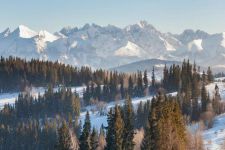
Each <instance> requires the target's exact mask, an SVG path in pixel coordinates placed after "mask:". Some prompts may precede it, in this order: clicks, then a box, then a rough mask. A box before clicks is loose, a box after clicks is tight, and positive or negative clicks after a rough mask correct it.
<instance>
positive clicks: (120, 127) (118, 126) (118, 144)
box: [114, 106, 124, 150]
mask: <svg viewBox="0 0 225 150" xmlns="http://www.w3.org/2000/svg"><path fill="white" fill-rule="evenodd" d="M123 131H124V122H123V119H122V116H121V112H120V108H119V106H116V107H115V122H114V132H115V150H122V149H123V148H122V145H123Z"/></svg>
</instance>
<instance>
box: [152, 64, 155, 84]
mask: <svg viewBox="0 0 225 150" xmlns="http://www.w3.org/2000/svg"><path fill="white" fill-rule="evenodd" d="M152 87H155V67H154V66H153V68H152Z"/></svg>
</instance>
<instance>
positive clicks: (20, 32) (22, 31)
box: [12, 25, 38, 38]
mask: <svg viewBox="0 0 225 150" xmlns="http://www.w3.org/2000/svg"><path fill="white" fill-rule="evenodd" d="M12 35H14V36H18V37H21V38H32V37H34V36H36V35H38V34H37V32H35V31H33V30H31V29H30V28H28V27H26V26H25V25H19V26H18V27H17V28H16V29H15V30H14V31H13V32H12Z"/></svg>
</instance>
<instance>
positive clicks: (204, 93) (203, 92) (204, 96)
mask: <svg viewBox="0 0 225 150" xmlns="http://www.w3.org/2000/svg"><path fill="white" fill-rule="evenodd" d="M207 104H208V97H207V91H206V88H205V85H204V84H203V85H202V89H201V105H202V112H205V111H206V108H207Z"/></svg>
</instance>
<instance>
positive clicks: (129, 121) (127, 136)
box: [123, 96, 134, 150]
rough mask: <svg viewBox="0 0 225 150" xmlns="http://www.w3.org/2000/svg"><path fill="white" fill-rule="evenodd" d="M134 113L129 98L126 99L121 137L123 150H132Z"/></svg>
mask: <svg viewBox="0 0 225 150" xmlns="http://www.w3.org/2000/svg"><path fill="white" fill-rule="evenodd" d="M133 116H134V112H133V106H132V102H131V98H130V96H128V97H127V99H126V100H125V104H124V123H125V126H124V135H123V149H126V150H133V149H134V142H133V138H134V125H133V123H134V118H133Z"/></svg>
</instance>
